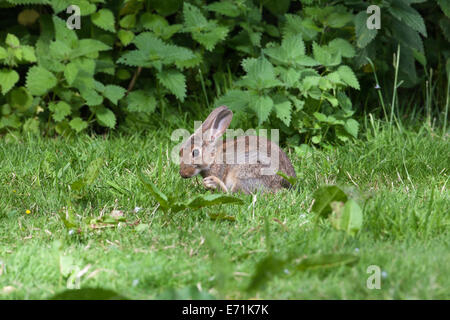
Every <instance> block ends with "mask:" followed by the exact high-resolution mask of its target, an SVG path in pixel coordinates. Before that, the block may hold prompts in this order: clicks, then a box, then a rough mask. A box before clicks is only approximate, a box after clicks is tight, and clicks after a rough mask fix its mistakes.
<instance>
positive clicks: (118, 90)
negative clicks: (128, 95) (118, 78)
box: [103, 84, 126, 105]
mask: <svg viewBox="0 0 450 320" xmlns="http://www.w3.org/2000/svg"><path fill="white" fill-rule="evenodd" d="M125 92H126V90H125V89H124V88H122V87H121V86H116V85H113V84H109V85H106V86H105V89H104V91H103V96H104V97H105V98H107V99H108V100H109V101H111V102H112V103H114V104H115V105H117V102H118V101H119V100H120V99H122V98H123V97H124V96H125Z"/></svg>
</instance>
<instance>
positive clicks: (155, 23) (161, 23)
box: [141, 12, 183, 40]
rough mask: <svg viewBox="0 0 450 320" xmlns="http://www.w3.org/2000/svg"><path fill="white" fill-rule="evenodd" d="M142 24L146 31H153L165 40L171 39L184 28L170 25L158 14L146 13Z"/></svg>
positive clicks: (142, 17)
mask: <svg viewBox="0 0 450 320" xmlns="http://www.w3.org/2000/svg"><path fill="white" fill-rule="evenodd" d="M141 24H142V26H143V27H144V29H147V30H151V31H153V33H154V34H155V35H156V36H157V37H160V38H162V39H164V40H167V39H169V38H171V37H172V36H173V35H174V34H175V33H177V32H178V31H180V30H181V29H182V28H183V25H181V24H172V25H169V22H167V20H166V19H165V18H164V17H161V16H159V15H157V14H151V13H149V12H145V13H144V14H143V15H142V16H141Z"/></svg>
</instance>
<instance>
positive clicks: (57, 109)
mask: <svg viewBox="0 0 450 320" xmlns="http://www.w3.org/2000/svg"><path fill="white" fill-rule="evenodd" d="M48 108H49V109H50V111H52V112H53V115H52V117H53V119H54V120H55V121H56V122H60V121H62V120H64V118H65V117H67V116H68V115H69V114H70V113H71V110H70V105H69V104H68V103H67V102H64V101H59V102H57V103H55V102H51V103H49V105H48Z"/></svg>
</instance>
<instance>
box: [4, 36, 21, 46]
mask: <svg viewBox="0 0 450 320" xmlns="http://www.w3.org/2000/svg"><path fill="white" fill-rule="evenodd" d="M5 43H6V44H7V45H8V46H10V47H11V48H19V47H20V41H19V39H18V38H17V37H16V36H15V35H14V34H11V33H8V34H7V35H6V39H5Z"/></svg>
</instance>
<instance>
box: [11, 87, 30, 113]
mask: <svg viewBox="0 0 450 320" xmlns="http://www.w3.org/2000/svg"><path fill="white" fill-rule="evenodd" d="M8 103H9V105H10V106H11V107H12V108H14V109H18V110H20V111H26V110H27V109H28V108H29V107H30V106H31V104H32V103H33V96H32V95H31V94H30V93H29V92H28V90H27V89H26V88H24V87H18V88H14V89H13V90H11V92H10V93H9V95H8Z"/></svg>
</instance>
